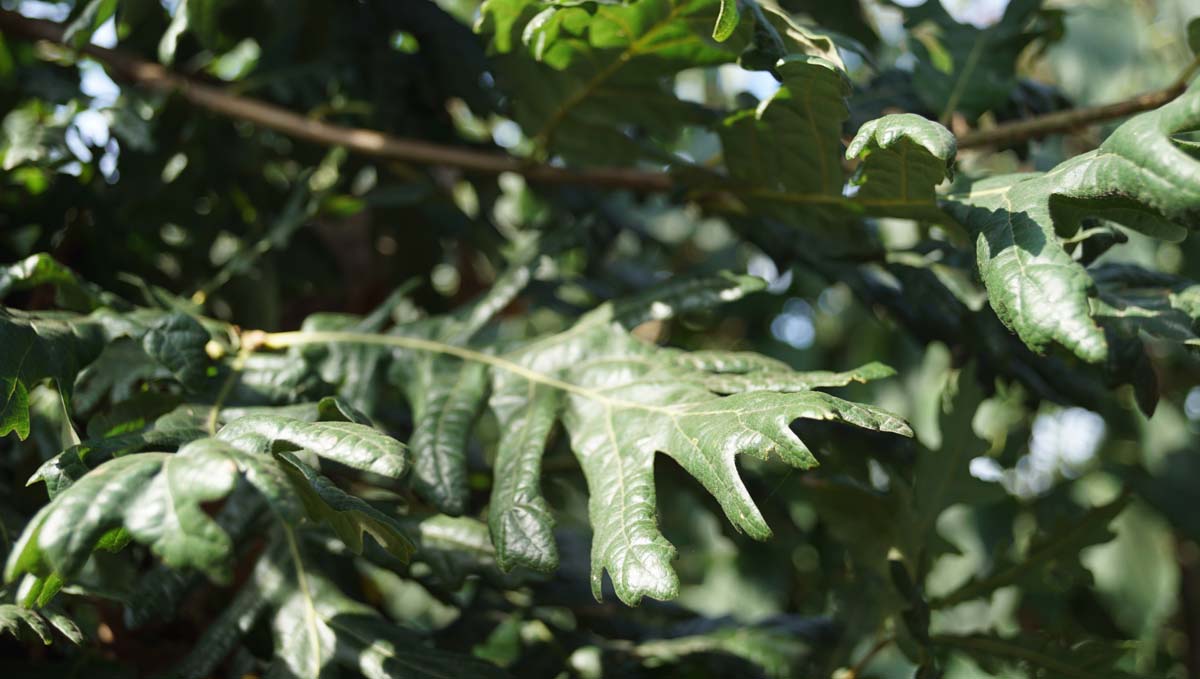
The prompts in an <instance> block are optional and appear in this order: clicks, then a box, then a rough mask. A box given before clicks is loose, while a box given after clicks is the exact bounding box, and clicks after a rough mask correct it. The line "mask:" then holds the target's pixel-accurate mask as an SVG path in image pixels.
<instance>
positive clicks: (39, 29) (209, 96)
mask: <svg viewBox="0 0 1200 679" xmlns="http://www.w3.org/2000/svg"><path fill="white" fill-rule="evenodd" d="M0 32H3V33H4V34H6V35H10V36H12V37H17V38H24V39H27V40H47V41H50V42H53V43H58V44H63V33H64V28H63V27H62V26H61V25H59V24H56V23H54V22H50V21H43V20H40V19H30V18H27V17H24V16H22V15H20V14H18V13H17V12H11V11H3V10H0ZM80 51H81V52H82V53H83V54H86V55H88V56H89V57H92V58H93V59H96V60H97V61H99V62H101V63H102V64H104V65H105V66H106V67H107V68H108V69H109V72H110V73H112V75H113V76H114V78H116V79H118V80H122V81H125V82H128V83H132V84H134V85H138V86H140V87H144V88H146V89H149V90H153V91H156V92H165V93H174V94H178V95H179V96H181V97H183V98H185V99H187V100H188V101H190V102H192V103H193V104H195V105H196V106H199V107H200V108H204V109H207V110H209V111H211V112H213V113H217V114H219V115H223V116H226V117H228V118H234V119H237V120H244V121H247V122H250V123H253V124H255V125H259V126H261V127H264V128H268V129H272V130H275V131H276V132H281V133H283V134H286V135H288V136H290V137H294V138H296V139H303V140H305V141H309V142H313V143H315V144H320V145H323V146H342V147H345V148H346V149H348V150H350V151H354V152H356V153H360V154H363V155H367V156H373V157H377V158H387V159H390V160H399V161H404V162H410V163H418V164H422V165H441V166H447V167H454V168H458V169H460V170H463V171H465V172H470V173H479V174H500V173H502V172H514V173H517V174H520V175H522V176H524V177H525V179H526V180H528V181H530V182H531V183H537V184H576V185H586V186H597V187H603V188H613V189H630V190H633V191H640V192H645V193H659V192H667V191H671V190H674V189H677V188H681V186H680V185H679V184H678V183H677V182H676V180H674V179H673V178H672V177H671V176H670V174H668V173H667V172H657V171H649V170H638V169H633V168H624V167H595V168H582V169H571V168H565V167H559V166H556V165H552V164H547V163H535V162H530V161H526V160H522V159H520V158H514V157H513V156H510V155H507V154H504V153H497V152H492V151H481V150H476V149H470V148H464V147H458V146H447V145H442V144H432V143H429V142H426V141H421V140H418V139H406V138H403V137H396V136H393V135H389V134H385V133H383V132H378V131H375V130H368V129H363V128H355V127H346V126H342V125H334V124H331V123H326V122H323V121H320V120H314V119H312V118H307V117H305V116H302V115H300V114H297V113H294V112H292V111H288V110H287V109H284V108H281V107H279V106H275V105H273V104H268V103H266V102H263V101H259V100H257V99H252V98H250V97H243V96H239V95H236V94H232V93H230V92H228V91H226V90H225V89H223V88H221V87H218V86H214V85H210V84H207V83H204V82H201V81H200V80H198V79H196V78H192V77H188V76H185V75H181V74H179V73H175V72H173V71H171V70H170V69H167V68H165V67H163V66H162V65H160V64H157V63H153V62H149V61H146V60H144V59H140V58H138V57H136V56H133V55H130V54H126V53H124V52H120V51H118V50H112V49H107V48H104V47H98V46H96V45H87V46H85V47H83V48H82V49H81V50H80ZM1198 69H1200V59H1198V60H1197V61H1194V62H1193V63H1192V64H1191V66H1190V67H1189V68H1188V69H1187V71H1186V72H1185V73H1184V74H1183V75H1181V76H1180V78H1179V79H1178V80H1176V81H1175V83H1174V84H1172V85H1171V86H1170V87H1167V88H1164V89H1161V90H1158V91H1155V92H1148V93H1146V94H1142V95H1139V96H1136V97H1133V98H1131V99H1127V100H1125V101H1120V102H1117V103H1114V104H1108V105H1105V106H1096V107H1092V108H1082V109H1071V110H1068V111H1059V112H1056V113H1050V114H1047V115H1043V116H1037V117H1035V118H1030V119H1027V120H1020V121H1016V122H1012V123H1008V124H1005V125H999V126H997V127H994V128H992V129H989V130H980V131H976V132H971V133H969V134H966V135H963V136H962V137H960V138H959V139H958V148H960V149H964V148H977V147H983V146H997V145H1001V144H1008V143H1012V142H1016V141H1022V140H1026V139H1037V138H1041V137H1045V136H1047V135H1050V134H1054V133H1057V132H1066V131H1069V130H1074V129H1078V128H1080V127H1085V126H1087V125H1091V124H1094V123H1098V122H1103V121H1105V120H1112V119H1114V118H1121V117H1124V116H1128V115H1131V114H1134V113H1139V112H1141V111H1148V110H1150V109H1154V108H1158V107H1159V106H1162V105H1163V104H1165V103H1167V102H1169V101H1171V100H1172V99H1174V98H1176V97H1178V96H1179V95H1180V94H1182V93H1183V92H1184V90H1185V89H1187V82H1188V80H1189V79H1190V78H1191V76H1192V75H1194V74H1195V72H1196V71H1197V70H1198Z"/></svg>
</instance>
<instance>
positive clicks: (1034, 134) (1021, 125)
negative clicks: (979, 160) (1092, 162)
mask: <svg viewBox="0 0 1200 679" xmlns="http://www.w3.org/2000/svg"><path fill="white" fill-rule="evenodd" d="M1197 69H1200V58H1197V59H1195V60H1193V61H1192V63H1191V64H1190V65H1189V66H1188V67H1187V69H1185V70H1184V72H1183V74H1182V75H1180V76H1179V78H1178V79H1177V80H1176V81H1175V82H1174V83H1172V84H1171V85H1170V86H1169V87H1164V88H1163V89H1161V90H1156V91H1154V92H1146V93H1145V94H1139V95H1137V96H1135V97H1132V98H1130V99H1126V100H1124V101H1118V102H1116V103H1113V104H1105V105H1103V106H1092V107H1089V108H1073V109H1069V110H1066V111H1056V112H1055V113H1048V114H1046V115H1041V116H1037V117H1034V118H1028V119H1025V120H1017V121H1014V122H1011V123H1006V124H1004V125H997V126H996V127H993V128H991V129H989V130H977V131H975V132H970V133H968V134H964V135H963V136H961V137H959V138H958V148H960V149H967V148H978V147H980V146H1001V145H1004V144H1011V143H1013V142H1017V141H1025V140H1027V139H1040V138H1042V137H1046V136H1049V135H1051V134H1056V133H1058V132H1070V131H1071V130H1077V129H1079V128H1081V127H1087V126H1088V125H1092V124H1094V123H1101V122H1104V121H1106V120H1113V119H1114V118H1124V117H1125V116H1129V115H1133V114H1134V113H1141V112H1142V111H1149V110H1152V109H1156V108H1158V107H1159V106H1162V105H1163V104H1166V103H1167V102H1169V101H1171V100H1172V99H1175V98H1176V97H1178V96H1179V95H1181V94H1183V93H1184V91H1185V90H1187V86H1188V81H1189V80H1191V78H1192V76H1193V75H1195V74H1196V71H1197Z"/></svg>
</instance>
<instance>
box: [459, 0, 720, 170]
mask: <svg viewBox="0 0 1200 679" xmlns="http://www.w3.org/2000/svg"><path fill="white" fill-rule="evenodd" d="M591 10H592V8H589V7H586V6H582V5H564V4H562V3H543V2H539V1H538V0H488V1H487V2H485V3H483V5H482V6H481V8H480V20H479V24H478V25H477V30H478V31H479V32H481V33H485V34H488V35H490V39H491V44H492V48H493V50H494V51H496V52H498V53H499V55H497V58H496V65H497V69H498V71H499V76H500V78H501V80H502V81H503V82H504V83H505V85H506V86H507V88H508V89H509V91H510V92H511V93H512V94H513V96H512V102H513V107H514V108H513V112H514V115H515V118H516V121H517V122H518V123H519V124H520V125H521V127H522V128H523V129H524V130H525V132H526V134H527V135H528V136H529V137H530V138H531V139H533V140H535V142H536V143H537V144H538V146H539V147H540V148H541V149H542V150H548V151H552V152H554V153H555V154H561V155H563V156H565V157H568V158H572V159H575V158H579V159H583V158H586V159H587V162H593V163H594V162H601V161H606V160H607V161H612V162H619V161H627V160H630V159H635V158H638V157H641V156H643V155H646V151H645V150H643V149H641V148H639V146H638V144H637V143H636V141H635V140H633V139H631V138H630V137H628V136H626V135H625V134H623V133H622V131H621V129H620V128H621V127H622V126H628V125H637V126H639V127H640V128H642V129H644V130H646V132H647V133H649V134H650V135H656V136H674V135H675V133H676V132H677V130H678V128H679V125H681V124H683V123H685V122H686V121H695V122H701V121H703V119H704V118H705V117H706V116H705V115H704V112H703V111H702V109H700V108H699V107H698V106H696V105H694V104H692V103H690V102H686V101H682V100H680V99H679V98H677V97H676V96H675V94H674V93H673V92H672V91H670V90H669V89H668V88H667V87H665V86H664V81H665V80H667V79H668V78H669V76H673V75H674V74H675V73H677V72H679V71H680V70H682V69H684V68H694V67H699V66H712V65H716V64H721V63H727V62H731V61H733V60H734V59H736V58H737V55H738V52H739V51H740V48H741V44H739V43H741V42H742V41H740V40H737V39H736V36H731V37H730V38H729V39H728V40H727V41H726V42H725V43H722V44H718V43H715V42H713V41H712V39H711V37H710V34H711V33H712V31H713V28H712V27H713V26H714V25H716V24H717V17H718V15H719V14H720V13H721V2H720V0H642V1H640V2H635V3H627V4H608V3H599V4H598V5H597V6H595V7H594V13H591Z"/></svg>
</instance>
